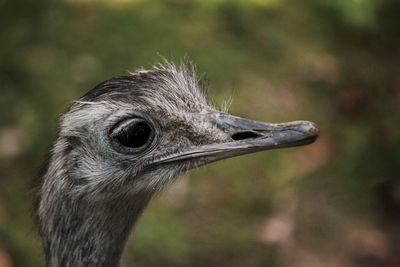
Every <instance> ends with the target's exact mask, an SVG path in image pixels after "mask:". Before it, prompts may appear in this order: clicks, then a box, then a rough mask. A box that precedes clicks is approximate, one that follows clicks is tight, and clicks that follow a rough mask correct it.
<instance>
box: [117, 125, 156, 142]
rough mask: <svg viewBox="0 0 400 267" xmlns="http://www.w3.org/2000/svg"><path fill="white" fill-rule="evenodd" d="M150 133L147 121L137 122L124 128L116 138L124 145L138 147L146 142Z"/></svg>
mask: <svg viewBox="0 0 400 267" xmlns="http://www.w3.org/2000/svg"><path fill="white" fill-rule="evenodd" d="M150 135H151V128H150V126H149V125H148V124H147V123H145V122H137V123H135V124H133V125H130V126H128V127H126V128H125V129H123V130H122V131H121V133H120V134H119V135H117V136H116V138H117V139H118V141H119V142H120V143H121V144H122V145H124V146H127V147H133V148H138V147H141V146H143V145H144V144H146V142H147V140H149V138H150Z"/></svg>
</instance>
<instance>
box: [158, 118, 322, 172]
mask: <svg viewBox="0 0 400 267" xmlns="http://www.w3.org/2000/svg"><path fill="white" fill-rule="evenodd" d="M202 116H204V118H203V119H204V120H206V121H208V122H209V123H211V124H212V125H213V126H214V127H216V128H218V129H219V130H220V131H222V132H223V133H225V134H224V136H226V138H225V139H224V140H218V141H216V142H213V143H211V144H205V145H201V146H195V147H191V148H188V149H187V150H186V151H183V152H180V153H178V154H175V155H170V156H168V157H167V158H164V159H162V160H161V161H160V162H159V163H164V162H165V163H166V162H176V161H186V160H189V161H192V162H194V163H193V167H197V166H201V165H204V164H207V163H211V162H214V161H218V160H221V159H226V158H230V157H235V156H239V155H243V154H248V153H253V152H257V151H262V150H268V149H274V148H283V147H292V146H301V145H307V144H311V143H313V142H314V141H315V140H316V139H317V138H318V134H319V130H318V128H317V126H316V125H315V124H314V123H312V122H309V121H294V122H286V123H263V122H257V121H251V120H246V119H242V118H239V117H235V116H231V115H228V114H221V113H210V114H205V115H202ZM190 168H192V167H190Z"/></svg>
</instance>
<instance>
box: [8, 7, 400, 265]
mask: <svg viewBox="0 0 400 267" xmlns="http://www.w3.org/2000/svg"><path fill="white" fill-rule="evenodd" d="M399 14H400V1H398V0H302V1H287V0H241V1H240V0H238V1H228V0H218V1H211V0H201V1H200V0H197V1H196V0H169V1H160V0H159V1H145V0H131V1H130V0H109V1H107V0H63V1H55V0H54V1H52V0H42V1H35V0H18V1H14V0H0V40H1V42H0V159H1V160H0V266H1V267H9V266H24V267H34V266H43V264H44V259H43V255H42V251H41V243H40V238H39V237H38V235H37V232H36V230H35V226H34V224H33V223H32V221H33V220H32V217H31V200H30V187H31V184H32V182H31V181H32V179H33V177H34V176H35V175H36V174H37V173H38V170H39V169H40V166H41V163H42V162H43V159H44V158H45V156H46V154H47V151H48V149H49V148H50V146H51V142H52V140H53V138H54V136H55V132H56V127H57V118H58V116H59V115H60V114H61V113H62V112H63V111H64V110H65V109H66V108H67V107H68V106H69V104H70V103H71V102H72V101H73V100H74V99H76V98H78V97H79V96H81V95H82V94H84V93H85V92H86V91H88V90H89V89H91V88H93V87H94V86H95V85H96V84H98V83H100V82H101V81H103V80H105V79H108V78H110V77H112V76H116V75H124V74H127V71H133V70H135V69H136V68H139V67H144V68H149V67H151V66H152V65H153V64H155V63H157V62H159V61H160V60H161V56H164V57H167V58H170V59H173V60H175V61H176V62H179V61H180V59H182V58H183V57H184V56H185V55H187V56H189V57H190V58H191V59H192V60H193V61H194V62H195V63H196V64H197V65H198V68H199V72H200V73H201V74H203V73H206V75H205V76H204V77H205V79H206V84H208V85H209V86H208V91H209V97H210V99H211V100H212V101H213V103H215V104H216V105H217V106H220V105H223V103H224V102H225V100H226V99H228V100H229V99H232V104H231V106H230V112H231V113H233V114H235V115H238V116H243V117H246V118H251V119H254V120H261V121H270V122H280V121H291V120H305V119H306V120H311V121H314V122H316V123H317V124H318V125H319V126H320V128H321V137H320V139H319V140H318V141H317V142H316V143H315V144H313V145H310V146H307V147H298V148H290V149H284V150H276V151H269V152H262V153H257V154H254V155H247V156H243V157H239V158H233V159H229V160H225V161H223V162H218V163H214V164H212V165H209V166H206V167H203V168H201V169H200V170H195V171H191V172H190V173H188V174H187V175H185V176H184V177H181V178H180V179H178V181H177V182H176V183H175V184H174V185H172V186H170V187H169V188H168V189H167V190H166V191H165V192H164V193H162V194H161V195H160V196H158V197H156V198H155V199H154V200H153V201H152V202H151V204H150V206H149V207H148V209H147V210H146V211H145V214H144V215H143V217H142V218H141V220H140V222H139V223H138V225H137V227H136V229H135V231H134V233H133V235H132V236H131V239H130V242H129V245H128V247H127V249H126V251H125V254H124V261H123V266H126V267H128V266H231V267H234V266H272V267H274V266H305V267H313V266H340V267H347V266H391V267H395V266H400V177H399V174H400V172H399V166H400V127H399V124H400V109H399V106H400V30H399V29H400V15H399Z"/></svg>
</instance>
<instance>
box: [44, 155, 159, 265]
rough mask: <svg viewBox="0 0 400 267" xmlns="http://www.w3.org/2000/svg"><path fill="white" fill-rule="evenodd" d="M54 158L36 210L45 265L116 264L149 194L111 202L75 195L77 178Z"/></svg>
mask: <svg viewBox="0 0 400 267" xmlns="http://www.w3.org/2000/svg"><path fill="white" fill-rule="evenodd" d="M57 156H60V155H58V153H53V155H52V157H51V158H50V164H49V167H48V168H47V172H46V174H45V175H44V177H43V184H42V187H41V192H40V194H41V196H40V202H39V207H38V208H39V210H38V213H39V223H40V232H41V235H42V238H43V248H44V252H45V255H46V265H47V266H51V267H58V266H74V267H75V266H77V267H79V266H119V264H120V260H121V256H122V253H123V250H124V247H125V244H126V241H127V239H128V237H129V234H130V232H131V230H132V228H133V226H134V224H135V223H136V221H137V219H138V218H139V217H140V215H141V213H142V211H143V209H144V208H145V207H146V205H147V204H148V202H149V200H150V198H151V195H152V194H150V193H148V192H146V193H135V194H130V195H129V194H125V195H119V196H118V197H116V198H113V199H108V198H107V199H106V198H105V199H93V198H91V197H89V196H86V195H84V194H79V195H76V194H73V193H71V188H73V185H72V183H73V181H74V179H75V177H69V176H68V175H69V172H68V171H65V170H68V168H70V167H71V166H68V165H66V164H67V161H62V160H57ZM60 162H61V163H62V162H64V165H66V166H64V165H62V164H60Z"/></svg>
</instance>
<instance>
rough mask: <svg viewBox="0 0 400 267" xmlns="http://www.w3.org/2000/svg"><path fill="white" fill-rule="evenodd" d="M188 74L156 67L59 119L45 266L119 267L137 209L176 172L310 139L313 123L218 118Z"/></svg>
mask: <svg viewBox="0 0 400 267" xmlns="http://www.w3.org/2000/svg"><path fill="white" fill-rule="evenodd" d="M196 73H197V69H196V67H195V65H194V64H193V63H190V62H181V63H179V64H175V63H172V62H169V61H165V62H162V63H160V64H157V65H155V66H153V67H152V68H150V69H148V70H145V69H140V70H138V71H136V72H133V73H129V74H127V75H125V76H119V77H114V78H111V79H109V80H106V81H104V82H102V83H100V84H99V85H97V86H96V87H95V88H93V89H92V90H90V91H88V92H87V93H86V94H85V95H83V96H82V97H81V98H79V99H78V100H76V101H74V102H73V103H72V104H71V106H70V107H69V108H68V109H67V110H66V112H65V113H64V114H62V116H61V117H60V119H59V120H60V122H59V129H58V133H57V135H56V137H55V141H54V143H53V146H52V149H51V151H50V153H49V159H48V164H47V167H46V168H45V171H44V172H43V175H42V176H41V181H40V184H39V185H38V190H37V197H38V200H37V210H36V212H37V216H38V224H39V226H38V228H39V233H40V235H41V237H42V244H43V250H44V254H45V260H46V266H52V267H59V266H74V267H76V266H78V267H79V266H119V265H120V263H121V257H122V254H123V251H124V247H125V244H126V242H127V239H128V237H129V235H130V233H131V231H132V229H133V227H134V225H135V224H136V222H137V221H138V219H139V217H140V216H141V214H142V213H143V210H144V209H145V207H146V206H147V204H148V203H149V201H150V200H151V199H152V197H153V196H154V195H155V194H156V193H157V192H160V190H162V189H163V188H165V187H166V186H167V185H168V184H171V183H172V182H173V181H174V180H176V177H177V176H178V175H179V174H181V173H184V172H186V171H188V170H190V169H193V168H197V167H200V166H203V165H205V164H209V163H211V162H215V161H219V160H222V159H226V158H230V157H234V156H239V155H243V154H248V153H253V152H257V151H262V150H269V149H276V148H284V147H292V146H300V145H307V144H310V143H312V142H314V141H315V140H316V139H317V137H318V135H319V130H318V128H317V126H316V125H315V124H314V123H313V122H309V121H294V122H287V123H263V122H257V121H252V120H247V119H243V118H240V117H237V116H233V115H230V114H228V113H227V112H226V111H220V110H218V109H217V108H215V107H214V106H213V105H211V104H209V102H208V100H207V98H206V96H205V93H204V92H205V89H204V86H203V85H202V82H201V80H200V79H199V78H198V75H197V74H196Z"/></svg>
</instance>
